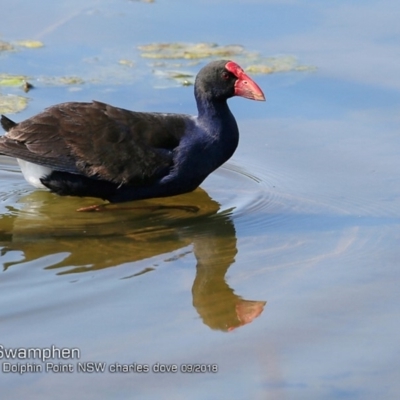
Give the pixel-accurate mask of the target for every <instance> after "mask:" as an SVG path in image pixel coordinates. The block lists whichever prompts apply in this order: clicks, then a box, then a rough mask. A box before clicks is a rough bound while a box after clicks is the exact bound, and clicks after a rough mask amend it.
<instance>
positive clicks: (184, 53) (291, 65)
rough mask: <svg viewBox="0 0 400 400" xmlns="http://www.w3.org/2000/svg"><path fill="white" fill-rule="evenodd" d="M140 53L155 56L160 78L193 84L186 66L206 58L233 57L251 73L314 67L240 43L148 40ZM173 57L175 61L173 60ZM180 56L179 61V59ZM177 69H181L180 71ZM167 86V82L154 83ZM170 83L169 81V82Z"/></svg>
mask: <svg viewBox="0 0 400 400" xmlns="http://www.w3.org/2000/svg"><path fill="white" fill-rule="evenodd" d="M139 50H140V52H141V57H143V58H148V59H154V60H157V61H155V62H154V63H153V64H152V67H153V73H154V75H155V76H157V78H159V79H166V80H169V81H170V82H171V84H173V85H175V84H179V85H185V86H186V85H190V84H193V82H194V78H195V71H193V73H191V72H188V71H187V70H188V68H189V67H192V66H194V65H197V64H199V63H200V62H202V61H203V60H209V59H220V58H226V59H233V60H235V61H237V62H238V63H239V64H240V65H242V66H243V67H244V68H245V70H246V71H248V72H249V73H253V74H272V73H277V72H289V71H313V70H315V67H311V66H306V65H300V64H299V62H298V60H297V58H296V57H294V56H290V55H283V56H276V57H268V58H267V57H264V56H262V55H260V54H259V53H255V52H250V51H248V50H246V49H245V48H244V47H243V46H241V45H226V46H220V45H218V44H216V43H182V42H175V43H150V44H146V45H142V46H139ZM172 60H174V61H172ZM178 60H180V61H178ZM180 70H182V71H183V72H182V73H181V72H180ZM156 86H157V87H168V85H159V84H157V85H156ZM169 86H171V85H169Z"/></svg>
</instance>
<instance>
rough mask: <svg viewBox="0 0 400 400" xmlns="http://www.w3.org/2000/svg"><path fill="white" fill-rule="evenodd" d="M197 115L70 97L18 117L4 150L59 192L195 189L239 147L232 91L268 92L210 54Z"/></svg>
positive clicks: (114, 197) (9, 126)
mask: <svg viewBox="0 0 400 400" xmlns="http://www.w3.org/2000/svg"><path fill="white" fill-rule="evenodd" d="M194 95H195V98H196V102H197V108H198V116H191V115H185V114H163V113H153V112H135V111H128V110H124V109H122V108H117V107H113V106H110V105H108V104H104V103H100V102H97V101H93V102H91V103H78V102H69V103H63V104H58V105H55V106H52V107H49V108H47V109H45V110H44V111H43V112H42V113H40V114H37V115H35V116H33V117H31V118H29V119H27V120H25V121H22V122H20V123H15V122H13V121H11V120H10V119H9V118H7V117H5V116H2V118H1V125H2V126H3V128H4V129H5V130H6V131H7V133H6V134H5V135H4V136H2V137H1V138H0V154H3V155H7V156H10V157H15V158H16V159H17V160H18V163H19V165H20V167H21V170H22V173H23V175H24V177H25V179H26V180H27V181H28V182H29V183H31V184H32V185H33V186H36V187H40V188H48V189H50V190H51V191H52V192H54V193H57V194H59V195H62V196H66V195H69V196H89V197H98V198H101V199H105V200H108V201H109V202H112V203H118V202H124V201H130V200H138V199H146V198H152V197H165V196H172V195H177V194H181V193H186V192H189V191H192V190H194V189H196V188H197V187H198V186H199V185H200V184H201V183H202V182H203V180H204V179H205V178H206V177H207V176H208V175H209V174H210V173H211V172H213V171H214V170H215V169H216V168H218V167H219V166H221V165H222V164H223V163H224V162H225V161H227V160H228V159H229V158H230V157H231V156H232V154H233V153H234V151H235V149H236V147H237V145H238V140H239V130H238V127H237V124H236V120H235V118H234V116H233V115H232V113H231V111H230V110H229V107H228V105H227V99H229V98H230V97H233V96H242V97H245V98H247V99H252V100H265V97H264V94H263V92H262V91H261V89H260V88H259V86H258V85H257V84H256V83H255V82H254V81H253V80H252V79H251V78H250V77H249V76H248V75H246V73H245V72H244V71H243V69H242V68H241V67H240V66H239V65H237V64H236V63H234V62H233V61H227V60H220V61H213V62H210V63H209V64H208V65H206V66H205V67H204V68H202V69H201V70H200V72H199V73H198V75H197V77H196V81H195V85H194Z"/></svg>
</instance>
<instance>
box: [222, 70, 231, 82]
mask: <svg viewBox="0 0 400 400" xmlns="http://www.w3.org/2000/svg"><path fill="white" fill-rule="evenodd" d="M221 77H222V79H225V80H226V81H227V80H228V79H229V78H230V76H229V74H228V72H226V71H224V72H223V73H222V74H221Z"/></svg>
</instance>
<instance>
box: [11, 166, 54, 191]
mask: <svg viewBox="0 0 400 400" xmlns="http://www.w3.org/2000/svg"><path fill="white" fill-rule="evenodd" d="M17 161H18V164H19V166H20V167H21V172H22V175H24V178H25V180H26V181H27V182H28V183H30V184H31V185H32V186H34V187H36V188H39V189H46V186H44V185H43V184H42V182H40V178H44V177H45V176H46V175H49V174H50V173H51V172H52V169H50V168H48V167H43V166H42V165H37V164H33V163H31V162H28V161H25V160H20V159H19V158H17Z"/></svg>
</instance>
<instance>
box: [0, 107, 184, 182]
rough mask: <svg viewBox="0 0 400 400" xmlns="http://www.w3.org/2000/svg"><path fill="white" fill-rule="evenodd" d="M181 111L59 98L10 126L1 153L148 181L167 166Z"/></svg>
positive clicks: (79, 170)
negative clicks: (136, 108)
mask: <svg viewBox="0 0 400 400" xmlns="http://www.w3.org/2000/svg"><path fill="white" fill-rule="evenodd" d="M185 118H187V117H186V116H182V115H175V114H168V115H164V114H157V113H138V112H132V111H128V110H124V109H121V108H116V107H112V106H109V105H107V104H103V103H99V102H93V103H64V104H59V105H56V106H53V107H50V108H48V109H46V110H45V111H44V112H42V113H40V114H38V115H36V116H34V117H32V118H30V119H28V120H25V121H23V122H21V123H19V124H17V125H16V126H13V127H11V129H10V130H9V131H8V132H7V134H6V135H5V136H4V137H3V138H1V140H0V152H1V153H3V154H7V155H10V156H13V157H18V158H22V159H25V160H27V161H30V162H34V163H37V164H41V165H45V166H48V167H50V168H52V169H54V170H59V171H66V172H71V173H78V174H82V175H85V176H89V177H97V178H99V179H103V180H108V181H112V182H115V183H121V184H122V183H138V182H144V183H146V182H149V181H152V180H153V179H156V178H158V177H160V176H162V175H164V174H165V173H167V172H168V170H169V169H170V168H171V166H172V162H173V159H172V151H173V149H174V148H175V147H176V146H178V144H179V141H180V138H181V137H182V136H183V135H184V133H185Z"/></svg>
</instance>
